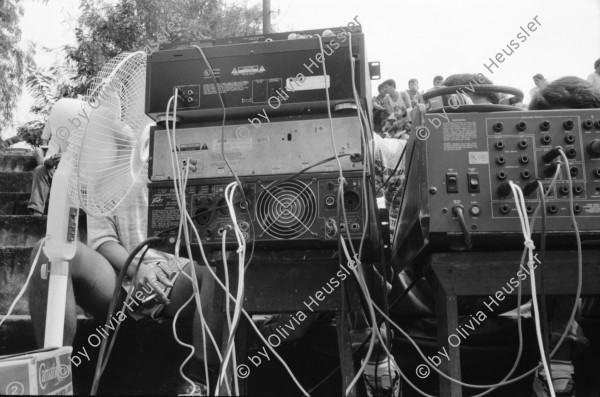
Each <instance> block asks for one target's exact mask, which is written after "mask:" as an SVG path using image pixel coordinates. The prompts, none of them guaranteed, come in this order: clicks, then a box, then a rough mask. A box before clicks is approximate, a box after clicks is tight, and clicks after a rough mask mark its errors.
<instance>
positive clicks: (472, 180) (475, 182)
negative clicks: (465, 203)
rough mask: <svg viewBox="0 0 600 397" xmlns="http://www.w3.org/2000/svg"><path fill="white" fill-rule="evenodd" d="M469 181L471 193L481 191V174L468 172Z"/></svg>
mask: <svg viewBox="0 0 600 397" xmlns="http://www.w3.org/2000/svg"><path fill="white" fill-rule="evenodd" d="M467 181H468V183H469V193H479V174H478V173H476V172H469V173H468V174H467Z"/></svg>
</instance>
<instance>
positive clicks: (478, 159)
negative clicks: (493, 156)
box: [469, 152, 490, 164]
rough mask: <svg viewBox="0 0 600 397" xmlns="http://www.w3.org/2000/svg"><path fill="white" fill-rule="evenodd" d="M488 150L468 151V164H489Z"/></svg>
mask: <svg viewBox="0 0 600 397" xmlns="http://www.w3.org/2000/svg"><path fill="white" fill-rule="evenodd" d="M489 163H490V157H489V156H488V152H469V164H489Z"/></svg>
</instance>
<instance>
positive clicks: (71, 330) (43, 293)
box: [29, 242, 116, 347]
mask: <svg viewBox="0 0 600 397" xmlns="http://www.w3.org/2000/svg"><path fill="white" fill-rule="evenodd" d="M39 246H40V242H38V243H37V244H36V245H35V247H34V249H33V251H32V254H31V263H32V264H33V259H35V254H36V253H37V251H38V249H39ZM48 262H49V260H48V258H47V257H46V255H44V252H43V250H42V252H41V253H40V257H39V259H38V263H37V265H36V270H35V271H34V273H33V275H32V277H31V284H30V286H29V312H30V314H31V322H32V325H33V332H34V336H35V340H36V343H37V344H38V346H39V347H42V346H43V344H44V331H45V324H46V308H47V302H48V278H46V279H45V280H44V279H42V278H41V271H40V266H41V264H42V263H48ZM115 282H116V273H115V270H114V268H113V267H112V266H111V265H110V263H109V262H108V261H107V260H106V259H105V258H104V257H103V256H102V255H100V254H99V253H97V252H96V251H94V250H92V249H91V248H89V247H87V246H86V245H84V244H81V243H78V244H77V252H76V254H75V257H74V258H73V259H72V260H71V261H70V263H69V279H68V287H67V301H66V308H65V328H64V338H63V342H64V345H65V346H70V345H72V343H73V338H74V337H75V332H76V330H77V304H79V305H80V306H81V307H82V308H84V309H85V310H86V311H87V312H88V313H90V314H92V315H94V317H96V318H102V316H105V315H106V312H107V310H108V305H109V303H110V299H111V298H112V295H113V291H114V286H115ZM76 298H77V303H76Z"/></svg>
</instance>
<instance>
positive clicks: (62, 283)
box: [44, 261, 69, 348]
mask: <svg viewBox="0 0 600 397" xmlns="http://www.w3.org/2000/svg"><path fill="white" fill-rule="evenodd" d="M68 277H69V262H65V261H56V262H51V263H50V280H49V281H48V306H47V307H46V331H45V333H44V348H48V347H62V346H63V334H64V327H65V306H66V303H67V284H68V281H69V278H68Z"/></svg>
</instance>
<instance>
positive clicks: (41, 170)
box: [33, 164, 48, 179]
mask: <svg viewBox="0 0 600 397" xmlns="http://www.w3.org/2000/svg"><path fill="white" fill-rule="evenodd" d="M46 174H48V168H47V167H46V166H45V165H44V164H41V165H38V166H36V167H35V169H34V170H33V177H34V178H37V179H39V178H43V177H44V176H45V175H46Z"/></svg>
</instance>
